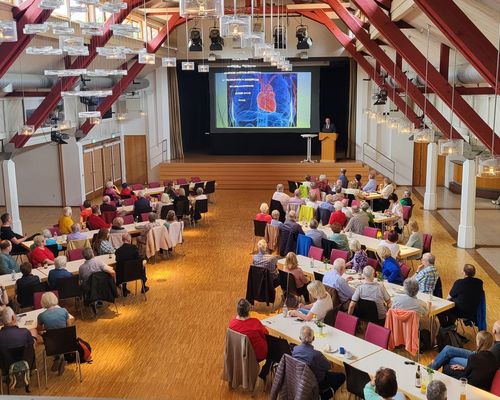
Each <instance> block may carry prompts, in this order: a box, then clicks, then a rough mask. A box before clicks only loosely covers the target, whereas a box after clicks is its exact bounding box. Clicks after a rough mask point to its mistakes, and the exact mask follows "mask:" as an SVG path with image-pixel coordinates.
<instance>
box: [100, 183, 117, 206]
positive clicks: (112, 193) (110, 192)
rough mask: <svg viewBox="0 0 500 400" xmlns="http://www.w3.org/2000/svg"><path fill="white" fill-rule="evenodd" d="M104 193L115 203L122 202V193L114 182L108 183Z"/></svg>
mask: <svg viewBox="0 0 500 400" xmlns="http://www.w3.org/2000/svg"><path fill="white" fill-rule="evenodd" d="M105 186H106V187H105V189H104V193H103V196H109V198H110V199H111V200H113V201H118V200H120V191H119V190H118V188H117V187H116V186H115V185H114V184H113V182H112V181H107V182H106V185H105Z"/></svg>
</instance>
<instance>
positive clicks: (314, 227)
mask: <svg viewBox="0 0 500 400" xmlns="http://www.w3.org/2000/svg"><path fill="white" fill-rule="evenodd" d="M309 228H310V229H309V230H308V231H307V232H306V236H307V237H310V238H311V239H312V244H313V246H316V247H321V239H326V233H325V232H323V231H320V230H319V229H318V221H316V220H315V219H312V220H311V221H310V222H309Z"/></svg>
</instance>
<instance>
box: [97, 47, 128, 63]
mask: <svg viewBox="0 0 500 400" xmlns="http://www.w3.org/2000/svg"><path fill="white" fill-rule="evenodd" d="M97 54H99V55H100V56H103V57H106V58H107V59H108V60H125V59H126V58H127V53H126V52H125V47H123V46H116V47H97Z"/></svg>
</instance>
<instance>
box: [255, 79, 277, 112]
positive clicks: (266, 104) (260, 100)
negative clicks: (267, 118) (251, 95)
mask: <svg viewBox="0 0 500 400" xmlns="http://www.w3.org/2000/svg"><path fill="white" fill-rule="evenodd" d="M257 105H258V107H259V109H261V110H262V111H267V112H270V113H271V112H276V94H275V93H274V90H273V87H272V86H271V84H270V83H264V84H262V83H261V90H260V92H259V94H258V95H257Z"/></svg>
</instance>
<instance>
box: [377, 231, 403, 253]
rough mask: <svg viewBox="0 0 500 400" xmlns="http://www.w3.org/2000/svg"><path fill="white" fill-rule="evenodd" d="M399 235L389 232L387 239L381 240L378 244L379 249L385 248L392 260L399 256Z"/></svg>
mask: <svg viewBox="0 0 500 400" xmlns="http://www.w3.org/2000/svg"><path fill="white" fill-rule="evenodd" d="M398 240H399V235H398V233H397V232H394V231H391V232H389V234H388V235H387V239H385V240H381V241H380V243H379V247H387V248H388V249H389V250H390V251H391V254H392V256H393V257H394V258H399V254H400V252H401V249H400V248H399V245H398Z"/></svg>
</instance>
